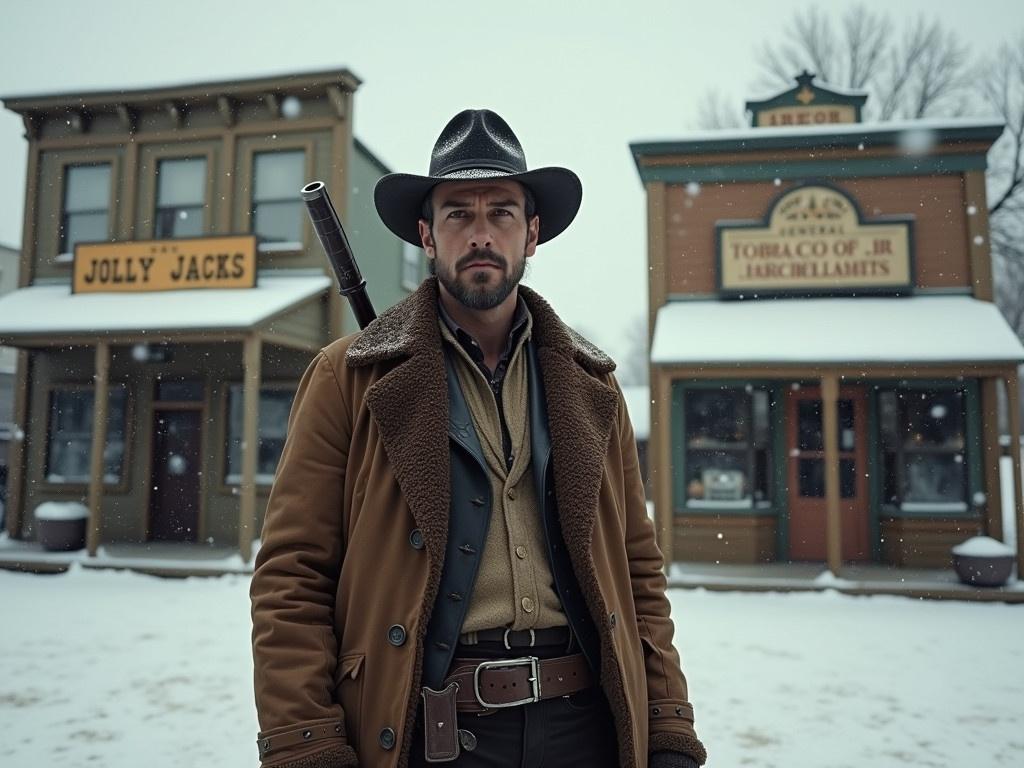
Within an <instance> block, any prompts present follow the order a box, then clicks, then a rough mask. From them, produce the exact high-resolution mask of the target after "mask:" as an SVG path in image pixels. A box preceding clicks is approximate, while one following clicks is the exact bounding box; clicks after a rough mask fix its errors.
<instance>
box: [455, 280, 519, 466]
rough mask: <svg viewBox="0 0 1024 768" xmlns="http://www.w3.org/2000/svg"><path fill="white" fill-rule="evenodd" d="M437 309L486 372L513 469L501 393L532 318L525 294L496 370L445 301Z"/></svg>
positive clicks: (509, 464) (482, 371)
mask: <svg viewBox="0 0 1024 768" xmlns="http://www.w3.org/2000/svg"><path fill="white" fill-rule="evenodd" d="M437 309H438V312H439V313H440V315H441V319H442V320H443V321H444V324H445V325H446V326H448V330H450V331H451V332H452V336H454V337H455V338H456V339H458V342H459V345H460V346H461V347H462V348H463V349H464V350H466V354H468V355H469V359H470V360H472V361H473V362H474V363H475V364H476V367H477V368H479V369H480V373H482V374H483V375H484V378H485V379H487V383H488V384H489V385H490V387H491V392H492V393H493V394H494V401H495V403H496V404H497V406H498V415H499V416H500V417H501V444H502V448H503V450H504V453H505V464H506V467H507V469H508V470H511V469H512V462H513V460H514V459H515V454H514V453H513V452H512V438H511V437H510V436H509V431H508V424H507V423H506V422H505V408H504V407H503V406H502V403H501V393H502V388H503V386H504V384H505V372H506V371H507V370H508V364H509V363H510V362H512V353H513V352H514V351H515V348H516V344H517V343H518V342H519V337H520V336H521V335H522V333H523V330H524V329H525V328H526V324H527V321H528V320H529V319H530V315H529V312H528V310H527V309H526V302H525V301H523V297H522V296H520V297H519V300H518V301H517V302H516V312H515V314H514V315H513V316H512V328H511V329H510V330H509V334H508V338H507V339H506V340H505V347H504V349H503V350H502V352H501V356H500V357H499V358H498V365H497V366H496V367H495V369H494V370H493V371H491V370H490V369H489V368H488V367H487V363H486V362H484V351H483V350H482V349H481V348H480V345H479V344H478V343H477V341H476V339H474V338H473V336H472V335H471V334H470V333H469V332H468V331H466V330H464V329H463V328H462V327H461V326H459V324H458V323H457V322H455V320H454V319H453V318H452V316H451V315H449V314H448V313H447V312H446V311H445V308H444V304H442V303H441V302H440V301H438V302H437Z"/></svg>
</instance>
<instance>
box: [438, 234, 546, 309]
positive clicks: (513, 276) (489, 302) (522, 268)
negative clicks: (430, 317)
mask: <svg viewBox="0 0 1024 768" xmlns="http://www.w3.org/2000/svg"><path fill="white" fill-rule="evenodd" d="M481 261H483V262H489V263H491V264H494V265H496V266H497V267H499V268H500V269H501V272H502V279H501V282H499V283H498V284H497V285H496V286H495V287H494V288H491V289H487V288H485V287H483V286H485V285H486V284H487V282H488V279H487V275H486V273H484V274H478V275H474V276H471V277H470V284H469V285H466V284H465V283H463V282H461V281H460V280H459V273H460V272H461V271H462V269H463V268H464V267H466V266H468V265H469V264H472V263H474V262H481ZM435 263H436V262H435ZM524 274H526V254H525V253H524V254H523V258H522V259H521V260H520V262H519V264H518V265H517V266H516V267H515V269H513V271H512V272H508V259H506V258H505V257H504V256H502V255H501V254H500V253H496V252H495V251H492V250H491V249H490V248H478V249H476V250H473V251H470V252H469V253H467V254H466V255H465V256H463V257H462V258H461V259H459V260H458V261H457V262H455V266H454V267H453V268H452V270H451V271H449V270H448V269H446V268H445V267H443V266H441V265H438V268H437V279H438V282H440V283H441V285H443V286H444V287H445V289H447V291H448V293H450V294H451V295H452V296H454V297H455V300H456V301H458V302H459V303H460V304H462V306H464V307H466V308H467V309H477V310H484V309H494V308H495V307H496V306H498V305H499V304H501V303H502V302H503V301H504V300H505V299H507V298H508V297H509V295H510V294H511V293H512V291H513V290H515V287H516V286H517V285H519V281H520V280H522V279H523V275H524ZM477 281H479V283H477Z"/></svg>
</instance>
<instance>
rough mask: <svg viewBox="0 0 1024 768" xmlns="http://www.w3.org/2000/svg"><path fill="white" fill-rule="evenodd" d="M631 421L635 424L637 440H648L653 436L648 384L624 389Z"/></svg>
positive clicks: (634, 430)
mask: <svg viewBox="0 0 1024 768" xmlns="http://www.w3.org/2000/svg"><path fill="white" fill-rule="evenodd" d="M622 396H623V397H624V398H625V400H626V410H627V411H629V420H630V421H631V422H632V423H633V434H634V436H635V437H636V439H637V440H646V439H647V438H648V437H650V434H651V389H650V387H648V386H647V385H646V384H642V385H640V386H632V387H623V388H622Z"/></svg>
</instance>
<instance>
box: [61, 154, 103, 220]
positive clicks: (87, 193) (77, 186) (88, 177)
mask: <svg viewBox="0 0 1024 768" xmlns="http://www.w3.org/2000/svg"><path fill="white" fill-rule="evenodd" d="M109 206H110V164H109V163H103V164H101V165H71V166H68V169H67V177H66V179H65V187H64V211H65V212H66V213H74V212H75V211H105V210H107V208H108V207H109Z"/></svg>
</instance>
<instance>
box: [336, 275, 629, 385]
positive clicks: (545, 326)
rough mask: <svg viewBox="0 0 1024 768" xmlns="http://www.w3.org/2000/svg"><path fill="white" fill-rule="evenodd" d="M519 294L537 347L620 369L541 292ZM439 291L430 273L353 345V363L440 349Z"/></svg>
mask: <svg viewBox="0 0 1024 768" xmlns="http://www.w3.org/2000/svg"><path fill="white" fill-rule="evenodd" d="M519 292H520V295H521V296H522V297H523V300H524V301H525V302H526V306H527V307H528V308H529V310H530V314H531V315H533V340H534V342H535V343H536V344H537V346H538V348H545V347H547V348H550V349H552V350H554V351H556V352H559V353H560V354H562V355H563V356H564V357H567V358H570V359H573V360H575V361H576V362H577V363H579V364H580V365H582V366H583V367H584V368H586V369H587V370H588V371H589V372H591V373H593V374H603V373H609V372H611V371H613V370H615V362H614V361H613V360H612V359H611V358H610V357H608V355H606V354H605V353H604V352H602V351H601V350H600V349H598V348H597V347H596V346H594V345H593V344H591V343H590V342H589V341H587V340H586V339H585V338H583V337H582V336H580V335H579V334H578V333H576V331H574V330H573V329H572V328H570V327H569V326H567V325H566V324H565V323H563V322H562V320H561V319H560V318H559V317H558V315H556V314H555V311H554V310H553V309H552V308H551V305H550V304H548V303H547V302H546V301H545V300H544V299H543V298H541V296H540V295H539V294H537V293H536V292H535V291H533V290H531V289H529V288H527V287H526V286H523V285H520V286H519ZM437 294H438V287H437V278H436V277H429V278H427V279H426V280H424V281H423V283H422V284H421V285H420V287H419V288H418V289H417V290H416V291H415V292H414V293H413V294H411V295H410V296H408V297H407V298H405V299H403V300H402V301H400V302H398V303H397V304H395V305H394V306H393V307H390V308H389V309H387V310H385V311H384V312H382V313H381V314H380V316H379V317H378V318H377V319H376V320H374V321H373V322H372V323H370V324H369V325H368V326H366V328H365V329H364V330H363V332H362V333H361V334H360V336H359V338H358V339H356V340H355V341H354V342H353V343H352V345H351V346H350V347H349V348H348V352H347V353H346V361H347V362H348V364H349V365H350V366H354V367H358V366H362V365H373V364H375V363H379V362H383V361H385V360H392V359H397V358H399V357H412V356H413V355H416V354H419V353H421V352H423V351H425V350H431V349H434V350H436V349H440V347H441V334H440V331H439V330H438V327H437Z"/></svg>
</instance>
